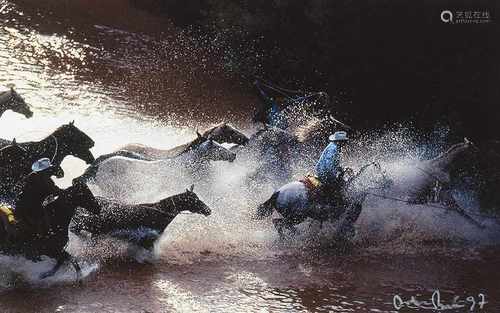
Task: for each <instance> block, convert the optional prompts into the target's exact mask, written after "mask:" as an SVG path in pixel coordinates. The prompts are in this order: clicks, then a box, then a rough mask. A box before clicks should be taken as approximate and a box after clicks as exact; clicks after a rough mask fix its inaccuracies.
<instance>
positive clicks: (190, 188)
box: [189, 184, 194, 192]
mask: <svg viewBox="0 0 500 313" xmlns="http://www.w3.org/2000/svg"><path fill="white" fill-rule="evenodd" d="M193 190H194V184H192V185H191V186H190V187H189V191H191V192H193Z"/></svg>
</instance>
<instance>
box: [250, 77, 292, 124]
mask: <svg viewBox="0 0 500 313" xmlns="http://www.w3.org/2000/svg"><path fill="white" fill-rule="evenodd" d="M254 84H255V86H256V87H257V90H258V91H259V96H260V98H261V99H262V101H263V102H264V105H263V106H262V108H261V109H260V110H259V111H258V112H257V113H256V114H255V115H254V117H253V121H254V122H262V123H264V124H269V125H271V126H274V127H278V128H281V129H286V128H287V127H288V122H287V120H286V117H285V116H284V115H283V110H284V103H283V101H282V99H277V98H273V97H271V96H269V95H268V94H267V93H266V92H265V91H264V89H263V88H262V86H261V85H260V83H259V81H258V80H256V81H255V82H254Z"/></svg>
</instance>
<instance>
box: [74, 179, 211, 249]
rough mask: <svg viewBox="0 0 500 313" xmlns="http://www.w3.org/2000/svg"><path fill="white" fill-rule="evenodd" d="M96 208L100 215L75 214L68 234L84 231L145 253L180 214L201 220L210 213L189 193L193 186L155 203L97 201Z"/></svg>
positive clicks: (102, 199) (204, 205)
mask: <svg viewBox="0 0 500 313" xmlns="http://www.w3.org/2000/svg"><path fill="white" fill-rule="evenodd" d="M99 204H100V205H101V208H102V209H101V214H100V215H94V216H90V215H87V214H85V213H83V212H81V211H80V210H79V211H77V213H76V215H75V216H74V218H73V223H72V225H71V231H72V232H74V233H76V234H80V233H81V232H82V231H87V232H89V233H90V234H92V236H99V235H110V236H113V237H118V238H121V239H125V240H127V241H132V242H134V243H136V244H138V245H139V246H142V247H144V248H146V249H151V248H152V247H153V244H154V241H156V239H158V238H159V237H160V236H161V234H162V233H163V232H164V230H165V229H166V228H167V226H168V225H169V224H170V223H171V222H172V221H173V220H174V218H175V217H176V216H177V215H178V214H179V213H180V212H181V211H184V210H187V211H190V212H191V213H197V214H203V215H205V216H208V215H210V214H211V213H212V211H211V210H210V208H209V207H208V206H207V205H206V204H205V203H203V202H202V201H201V200H200V199H199V198H198V196H197V195H196V194H195V193H194V192H193V186H191V188H189V189H186V191H185V192H183V193H180V194H177V195H174V196H171V197H168V198H165V199H163V200H161V201H159V202H156V203H146V204H133V205H132V204H129V205H128V204H123V203H119V202H116V201H112V200H109V199H104V198H99Z"/></svg>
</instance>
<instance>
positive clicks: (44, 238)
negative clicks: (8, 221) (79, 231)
mask: <svg viewBox="0 0 500 313" xmlns="http://www.w3.org/2000/svg"><path fill="white" fill-rule="evenodd" d="M77 207H83V208H85V209H87V210H88V211H90V212H92V213H93V214H99V212H100V206H99V203H98V202H97V200H96V199H95V198H94V196H93V195H92V192H91V191H90V189H89V188H88V187H87V186H86V185H82V184H76V185H73V186H71V187H69V188H67V189H66V190H64V191H62V192H61V194H60V195H59V197H58V198H57V199H56V200H54V201H53V202H51V203H49V204H48V205H47V206H46V207H45V209H46V211H47V213H48V216H49V222H50V225H49V229H48V231H47V232H46V233H44V234H33V233H31V231H30V229H26V227H23V223H22V221H21V222H20V223H18V224H16V225H14V227H16V228H17V231H16V233H17V235H16V236H14V238H9V239H7V237H6V236H2V237H0V250H1V251H2V252H4V253H7V254H11V255H16V254H21V255H24V256H26V257H28V258H30V259H32V260H34V261H37V260H39V257H40V256H42V255H46V256H48V257H51V258H54V259H56V261H57V264H56V265H55V266H54V268H53V269H52V270H50V271H48V272H46V273H43V274H42V275H41V276H40V277H41V278H45V277H48V276H51V275H54V274H55V273H56V272H57V270H58V269H59V268H60V267H61V266H62V265H63V264H64V263H65V262H67V261H71V263H72V264H73V266H74V268H75V270H76V272H77V275H78V277H80V275H81V270H80V266H79V265H78V263H77V262H76V260H74V259H73V258H72V256H71V255H70V254H69V253H68V252H66V251H65V250H64V247H65V246H66V244H67V243H68V240H69V238H68V228H69V223H70V221H71V218H72V217H73V214H74V212H75V210H76V208H77ZM0 214H1V213H0ZM14 216H15V211H14Z"/></svg>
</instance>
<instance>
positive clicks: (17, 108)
mask: <svg viewBox="0 0 500 313" xmlns="http://www.w3.org/2000/svg"><path fill="white" fill-rule="evenodd" d="M9 92H10V98H9V102H8V103H7V108H8V109H11V110H12V111H14V112H16V113H19V114H22V115H24V116H25V117H26V118H30V117H32V116H33V112H32V111H31V109H30V106H29V104H27V103H26V101H24V99H23V97H21V96H20V95H19V94H18V93H17V92H16V91H15V90H14V87H10V91H9Z"/></svg>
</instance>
